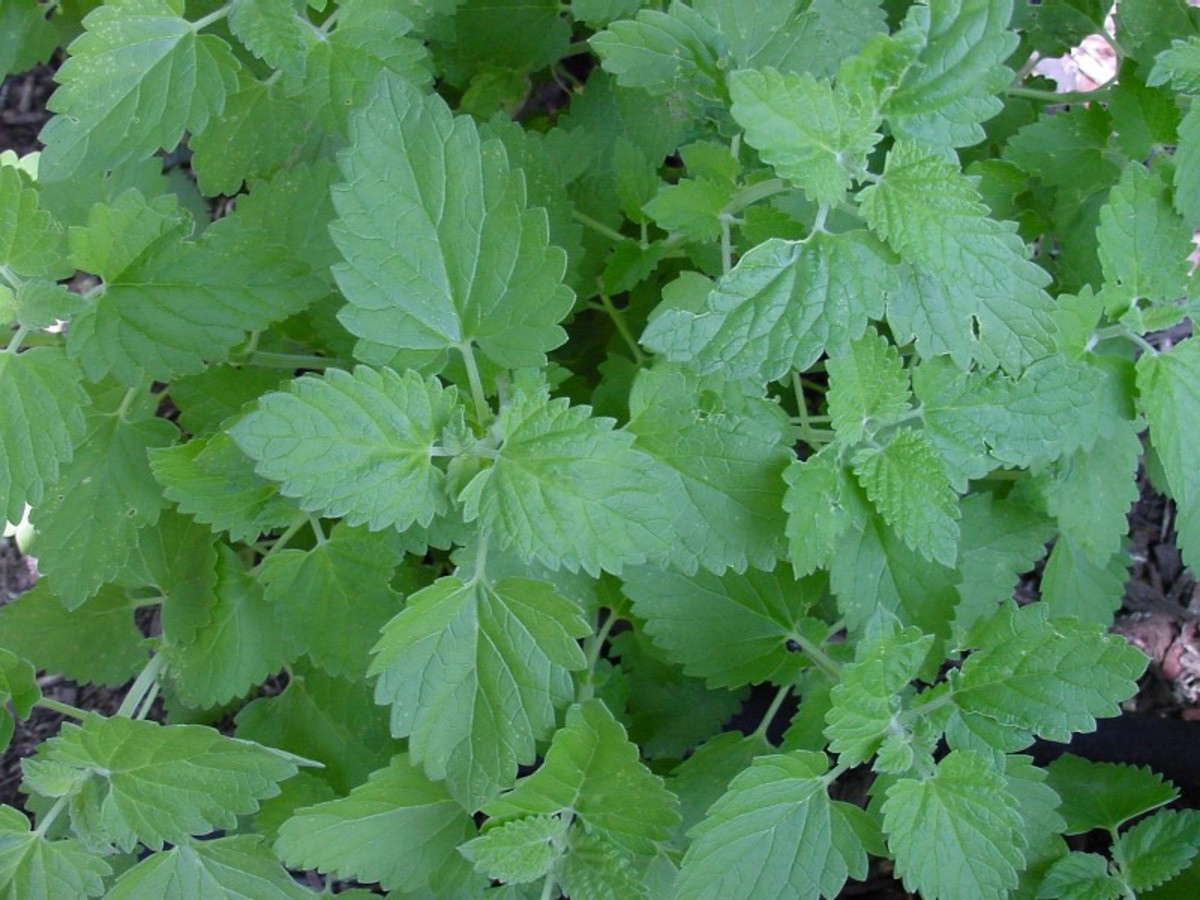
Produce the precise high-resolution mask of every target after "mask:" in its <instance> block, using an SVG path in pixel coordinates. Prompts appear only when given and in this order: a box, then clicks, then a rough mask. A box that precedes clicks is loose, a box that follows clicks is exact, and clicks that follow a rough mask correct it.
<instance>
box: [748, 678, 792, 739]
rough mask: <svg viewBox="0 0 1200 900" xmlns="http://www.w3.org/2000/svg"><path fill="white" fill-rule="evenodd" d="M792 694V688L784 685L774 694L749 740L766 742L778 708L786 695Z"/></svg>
mask: <svg viewBox="0 0 1200 900" xmlns="http://www.w3.org/2000/svg"><path fill="white" fill-rule="evenodd" d="M791 692H792V686H791V685H790V684H785V685H784V686H783V687H781V688H780V689H779V690H778V691H777V692H776V694H775V697H774V698H773V699H772V700H771V705H770V706H768V707H767V711H766V713H764V714H763V717H762V721H761V722H759V723H758V727H757V728H755V729H754V731H753V732H752V733H751V735H750V739H751V740H758V741H763V742H764V743H766V742H767V731H768V730H769V729H770V727H771V723H772V722H773V721H774V720H775V716H776V715H777V714H778V713H779V708H780V707H781V706H783V701H784V700H786V699H787V696H788V694H790V693H791Z"/></svg>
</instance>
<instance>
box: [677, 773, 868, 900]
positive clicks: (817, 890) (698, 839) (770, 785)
mask: <svg viewBox="0 0 1200 900" xmlns="http://www.w3.org/2000/svg"><path fill="white" fill-rule="evenodd" d="M828 768H829V762H828V760H827V759H826V758H825V756H824V754H821V753H811V752H808V751H804V750H796V751H793V752H792V753H789V754H787V755H772V756H761V757H759V758H757V759H756V760H755V761H754V763H753V765H751V766H750V768H749V769H747V770H745V771H744V772H742V773H741V774H740V775H738V776H737V777H736V778H734V779H733V781H732V782H731V783H730V785H729V790H728V792H726V794H725V795H724V796H723V797H721V799H720V800H718V801H717V802H716V803H715V804H713V806H712V809H711V810H709V814H708V817H707V818H706V819H705V820H704V821H703V822H701V823H700V824H699V825H698V826H697V827H696V828H694V829H693V830H692V837H693V843H692V845H691V847H689V848H688V851H687V854H686V855H685V856H684V858H683V867H682V868H681V870H680V872H679V878H678V880H677V882H676V893H675V895H674V896H675V897H677V898H679V900H685V898H686V900H693V898H712V900H718V898H721V900H724V898H744V900H751V898H753V900H758V898H765V900H784V898H800V900H805V898H812V900H816V898H818V897H828V898H833V897H836V896H838V894H839V893H840V891H841V889H842V887H843V886H844V885H845V883H846V880H847V878H857V879H862V878H865V877H866V874H867V854H866V850H865V848H864V847H863V843H862V840H861V838H860V837H859V835H858V830H859V828H861V827H862V826H863V824H864V823H863V822H861V821H859V820H864V819H865V818H866V817H865V815H864V814H863V812H862V810H860V809H858V808H856V807H854V806H851V805H850V804H849V803H842V802H840V801H835V800H831V799H830V798H829V794H828V793H827V789H828V785H827V783H826V780H825V778H824V777H823V776H824V775H825V773H826V771H827V770H828Z"/></svg>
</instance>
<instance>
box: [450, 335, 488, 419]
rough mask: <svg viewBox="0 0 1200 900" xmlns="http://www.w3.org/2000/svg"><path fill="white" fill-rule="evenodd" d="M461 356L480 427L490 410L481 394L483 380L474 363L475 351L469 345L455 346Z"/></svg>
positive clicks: (484, 396)
mask: <svg viewBox="0 0 1200 900" xmlns="http://www.w3.org/2000/svg"><path fill="white" fill-rule="evenodd" d="M455 346H456V347H458V351H459V352H460V353H461V354H462V357H463V364H464V365H465V366H466V367H467V381H468V382H470V384H471V399H472V401H474V403H475V418H476V419H477V420H478V421H479V424H480V425H485V424H486V423H487V421H488V419H489V418H491V417H490V416H489V413H490V412H491V408H490V407H489V406H488V404H487V395H486V394H484V392H483V379H482V378H480V377H479V366H478V365H477V364H476V362H475V351H474V350H472V349H471V345H470V343H463V344H456V345H455Z"/></svg>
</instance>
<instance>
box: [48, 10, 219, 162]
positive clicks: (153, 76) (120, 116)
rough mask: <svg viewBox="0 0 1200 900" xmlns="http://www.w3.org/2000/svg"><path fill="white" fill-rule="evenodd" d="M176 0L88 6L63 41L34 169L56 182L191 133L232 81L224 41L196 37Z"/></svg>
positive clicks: (141, 155)
mask: <svg viewBox="0 0 1200 900" xmlns="http://www.w3.org/2000/svg"><path fill="white" fill-rule="evenodd" d="M183 11H184V9H183V0H116V2H114V3H106V4H104V5H103V6H100V7H98V8H96V9H94V10H93V11H92V12H90V13H89V14H88V15H87V17H86V18H85V19H84V27H85V28H86V31H84V33H83V34H82V35H80V37H78V38H77V39H76V40H75V41H74V42H72V44H71V46H70V47H69V48H68V53H69V55H68V57H67V61H66V62H65V63H63V65H62V68H60V69H59V71H58V74H57V76H56V77H57V79H58V81H59V84H60V85H61V87H60V88H59V89H58V90H57V91H56V92H55V94H54V96H53V97H51V98H50V102H49V107H50V109H51V110H52V111H54V112H56V113H59V115H57V116H55V117H54V118H53V119H51V120H50V122H49V123H48V124H47V125H46V128H45V129H44V130H43V131H42V134H41V140H42V142H43V143H44V144H45V145H46V149H45V151H43V153H42V159H41V165H40V167H39V171H40V174H41V177H42V178H43V179H45V180H46V181H56V180H62V179H65V178H68V177H73V176H77V175H81V174H86V173H89V172H95V171H99V170H101V169H111V168H116V167H117V166H118V165H120V164H121V163H125V162H130V161H137V160H141V159H145V158H146V157H148V156H151V155H153V153H154V152H155V151H156V150H158V149H160V148H161V149H164V150H173V149H174V148H175V146H176V145H177V144H178V143H179V141H180V139H181V138H182V137H183V134H184V132H185V131H193V132H201V131H203V130H204V126H205V125H206V124H207V123H208V121H209V119H210V118H211V117H213V116H215V115H219V114H220V112H221V109H222V107H223V106H224V103H225V95H226V93H227V92H228V91H231V90H233V88H234V87H235V86H236V83H237V71H238V63H237V60H236V59H235V58H234V56H233V54H232V53H231V52H230V48H229V45H228V44H226V43H225V42H224V41H222V40H221V39H220V38H218V37H214V36H213V35H201V34H197V33H196V30H195V29H194V28H193V26H192V23H190V22H188V21H187V20H185V19H184V18H183V17H182V16H183Z"/></svg>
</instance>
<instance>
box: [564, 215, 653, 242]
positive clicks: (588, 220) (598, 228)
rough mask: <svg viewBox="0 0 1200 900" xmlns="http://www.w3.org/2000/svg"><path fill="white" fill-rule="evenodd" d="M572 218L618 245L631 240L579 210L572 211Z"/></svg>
mask: <svg viewBox="0 0 1200 900" xmlns="http://www.w3.org/2000/svg"><path fill="white" fill-rule="evenodd" d="M571 218H573V219H574V220H575V221H576V222H578V223H579V224H580V225H585V226H587V227H588V228H590V229H592V231H594V232H596V233H597V234H602V235H604V236H605V237H606V238H608V239H609V240H612V241H615V242H617V243H618V244H619V243H621V242H622V241H627V240H629V238H627V237H625V235H623V234H621V232H619V231H617V230H616V229H615V228H609V227H608V226H607V225H605V224H604V223H603V222H601V221H600V220H598V219H593V218H592V217H591V216H589V215H588V214H587V213H582V212H580V211H579V210H577V209H576V210H573V211H572V213H571ZM643 249H645V248H643Z"/></svg>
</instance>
